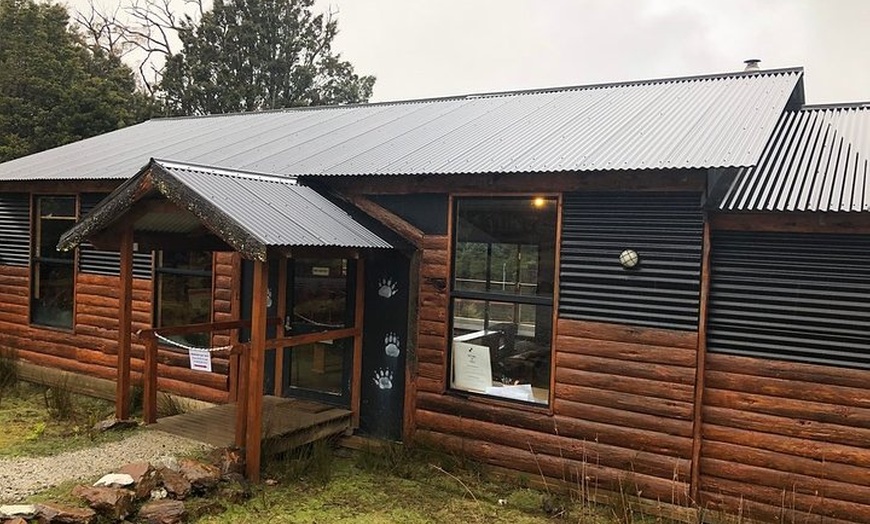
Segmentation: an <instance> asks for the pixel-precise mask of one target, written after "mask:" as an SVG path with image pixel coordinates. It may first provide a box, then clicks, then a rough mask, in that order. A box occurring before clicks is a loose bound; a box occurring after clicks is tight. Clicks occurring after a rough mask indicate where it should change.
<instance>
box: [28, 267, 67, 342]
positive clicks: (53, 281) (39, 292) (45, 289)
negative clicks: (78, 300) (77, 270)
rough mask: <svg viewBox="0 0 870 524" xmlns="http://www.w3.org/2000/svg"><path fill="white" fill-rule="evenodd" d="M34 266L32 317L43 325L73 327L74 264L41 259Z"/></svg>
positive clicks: (36, 322) (34, 321) (35, 321)
mask: <svg viewBox="0 0 870 524" xmlns="http://www.w3.org/2000/svg"><path fill="white" fill-rule="evenodd" d="M34 269H35V271H34V274H33V293H32V295H31V311H32V315H31V321H32V322H33V323H34V324H39V325H43V326H52V327H59V328H72V326H73V297H74V293H73V279H74V278H75V275H74V271H73V269H74V266H73V265H72V264H54V263H50V262H41V263H39V264H37V265H36V267H35V268H34Z"/></svg>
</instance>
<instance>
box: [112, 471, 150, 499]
mask: <svg viewBox="0 0 870 524" xmlns="http://www.w3.org/2000/svg"><path fill="white" fill-rule="evenodd" d="M118 473H119V474H122V475H130V477H131V478H132V479H133V483H134V484H135V485H136V487H135V489H134V491H135V493H136V498H137V499H140V500H141V499H147V498H148V497H150V496H151V492H152V491H154V489H156V488H157V483H158V480H159V479H158V475H157V470H156V469H154V468H153V467H152V466H151V464H149V463H147V462H134V463H132V464H127V465H126V466H124V467H122V468H121V469H119V470H118Z"/></svg>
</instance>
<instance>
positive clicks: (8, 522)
mask: <svg viewBox="0 0 870 524" xmlns="http://www.w3.org/2000/svg"><path fill="white" fill-rule="evenodd" d="M0 519H3V524H27V521H26V520H24V519H23V518H21V517H13V518H11V519H7V518H4V517H0Z"/></svg>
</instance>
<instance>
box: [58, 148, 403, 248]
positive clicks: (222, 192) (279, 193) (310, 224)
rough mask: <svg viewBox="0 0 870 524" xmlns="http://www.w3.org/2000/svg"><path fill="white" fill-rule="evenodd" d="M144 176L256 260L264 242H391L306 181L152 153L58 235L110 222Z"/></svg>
mask: <svg viewBox="0 0 870 524" xmlns="http://www.w3.org/2000/svg"><path fill="white" fill-rule="evenodd" d="M146 177H148V178H149V180H150V183H151V187H153V188H154V189H155V190H156V191H158V192H160V193H161V194H162V195H163V196H165V197H166V198H167V199H169V200H170V201H172V202H173V203H175V204H176V205H178V206H179V207H181V208H182V209H186V210H188V211H190V212H191V213H193V215H195V216H196V217H197V218H198V219H199V220H200V221H202V223H203V224H204V225H205V226H206V227H207V228H208V229H209V230H210V231H211V232H212V233H214V234H215V235H216V236H218V237H219V238H221V239H222V240H224V241H225V242H226V243H227V244H229V245H230V246H232V247H234V248H235V249H236V250H238V251H239V252H241V253H242V254H245V255H247V256H249V257H250V258H256V259H260V260H264V259H265V255H266V249H267V248H269V247H347V248H390V247H392V246H391V245H390V244H389V243H388V242H387V241H385V240H383V239H382V238H380V237H379V236H378V235H376V234H375V233H373V232H372V231H370V230H369V229H368V228H366V227H365V226H363V225H362V224H360V223H359V222H357V221H356V220H354V219H353V218H352V217H351V216H350V215H349V214H348V213H347V212H346V211H344V210H343V209H341V208H340V207H338V206H337V205H336V204H334V203H333V202H331V201H330V200H328V199H327V198H326V197H324V196H323V195H321V194H319V193H318V192H317V191H315V190H314V189H312V188H310V187H305V186H301V185H297V184H296V181H295V180H294V179H291V178H287V177H276V176H271V175H262V174H254V173H249V172H240V171H235V170H228V169H219V168H213V167H206V166H197V165H191V164H187V163H178V162H170V161H165V160H152V161H151V162H150V163H149V164H148V166H146V167H145V168H144V169H142V170H141V171H140V173H139V174H138V175H137V176H135V177H133V178H132V179H130V180H129V181H128V182H126V183H125V184H123V185H122V186H121V187H119V188H118V189H117V190H116V191H115V192H114V193H112V194H111V195H109V196H108V197H106V199H105V200H103V201H102V202H101V203H100V204H98V205H97V206H96V207H95V208H94V209H93V210H92V211H91V212H90V213H89V214H88V215H87V216H85V217H84V218H83V219H82V220H81V221H80V222H79V223H78V224H76V226H75V227H73V228H72V229H70V230H69V231H68V232H66V233H65V234H64V235H63V236H62V237H61V240H60V243H59V246H60V248H61V249H70V248H72V247H75V245H77V244H78V243H80V242H82V241H84V240H86V239H87V238H89V237H90V236H91V235H93V234H95V233H96V232H98V231H100V230H102V229H103V228H105V227H106V226H108V225H110V224H112V223H113V222H114V221H115V220H117V219H118V218H119V217H120V216H121V215H123V214H124V213H126V212H127V210H129V209H130V208H131V207H132V206H133V205H134V204H133V202H134V198H135V197H134V195H135V194H136V192H137V190H138V189H139V187H140V186H141V184H142V183H143V180H144V179H145V178H146ZM189 225H190V224H189V219H186V218H185V217H184V216H182V217H181V220H180V221H179V220H178V219H172V220H168V221H167V220H163V221H154V220H148V221H147V224H143V225H142V226H141V227H140V225H139V224H138V222H137V227H136V229H137V230H148V231H153V230H154V228H155V227H157V228H159V229H160V231H162V232H172V231H176V230H178V229H179V228H182V230H187V229H189Z"/></svg>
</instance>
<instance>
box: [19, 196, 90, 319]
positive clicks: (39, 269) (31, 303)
mask: <svg viewBox="0 0 870 524" xmlns="http://www.w3.org/2000/svg"><path fill="white" fill-rule="evenodd" d="M51 198H55V199H59V198H64V199H72V202H73V214H72V215H71V216H64V218H63V220H69V221H70V226H69V227H72V226H74V225H75V223H76V222H77V221H78V219H79V213H80V202H79V195H78V194H77V193H72V194H70V193H31V194H30V220H31V222H30V257H29V258H30V264H29V268H28V269H29V271H30V278H29V286H28V287H29V290H28V307H27V321H28V325H30V326H33V327H36V328H39V329H53V330H58V331H64V332H71V333H74V332H75V326H76V311H77V300H76V287H77V286H76V280H77V275H78V256H79V250H78V248H76V249H75V250H73V253H72V257H70V258H57V257H50V256H43V255H42V253H41V250H40V246H41V245H42V230H43V228H42V219H43V217H42V200H43V199H51ZM45 265H54V266H63V267H69V268H71V269H72V282H71V284H72V290H71V291H72V303H71V305H70V325H69V326H58V325H52V324H43V323H40V322H38V321H37V320H36V319H35V316H36V315H34V308H35V304H36V302H35V301H36V299H35V297H36V293H35V292H34V291H35V290H36V288H37V287H40V288H41V287H42V273H43V266H45Z"/></svg>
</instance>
